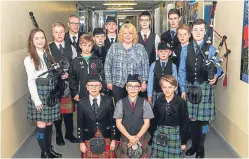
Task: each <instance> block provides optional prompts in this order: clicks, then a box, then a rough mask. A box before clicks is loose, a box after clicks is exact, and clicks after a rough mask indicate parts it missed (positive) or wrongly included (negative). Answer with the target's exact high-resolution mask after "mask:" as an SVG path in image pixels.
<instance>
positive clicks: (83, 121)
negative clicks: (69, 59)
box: [77, 75, 116, 158]
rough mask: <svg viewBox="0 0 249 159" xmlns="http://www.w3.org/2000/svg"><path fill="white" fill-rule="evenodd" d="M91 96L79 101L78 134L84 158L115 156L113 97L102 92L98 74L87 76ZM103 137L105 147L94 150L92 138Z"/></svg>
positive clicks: (87, 85)
mask: <svg viewBox="0 0 249 159" xmlns="http://www.w3.org/2000/svg"><path fill="white" fill-rule="evenodd" d="M86 87H87V90H88V92H89V96H88V97H85V98H83V99H82V100H80V101H79V102H78V111H77V116H78V122H77V124H78V136H79V140H80V151H81V152H82V158H114V149H115V140H116V126H115V120H114V118H113V113H114V106H113V101H112V98H110V97H108V96H103V95H101V94H100V90H101V87H102V80H101V79H100V78H99V76H97V75H89V76H88V77H87V84H86ZM96 138H103V139H104V140H105V141H104V142H105V148H104V149H103V152H101V153H95V152H94V151H93V152H92V149H94V148H93V147H92V148H91V146H92V145H91V144H90V143H91V142H92V141H91V140H93V139H96Z"/></svg>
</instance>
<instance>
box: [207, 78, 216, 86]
mask: <svg viewBox="0 0 249 159" xmlns="http://www.w3.org/2000/svg"><path fill="white" fill-rule="evenodd" d="M216 80H217V77H216V76H214V79H212V80H209V84H210V85H213V84H214V83H215V82H216Z"/></svg>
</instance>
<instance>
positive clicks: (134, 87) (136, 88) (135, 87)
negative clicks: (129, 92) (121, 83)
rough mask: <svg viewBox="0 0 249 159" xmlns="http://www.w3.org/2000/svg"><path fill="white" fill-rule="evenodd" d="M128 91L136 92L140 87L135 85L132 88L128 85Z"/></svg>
mask: <svg viewBox="0 0 249 159" xmlns="http://www.w3.org/2000/svg"><path fill="white" fill-rule="evenodd" d="M127 88H128V89H135V90H138V89H139V88H140V86H138V85H136V86H132V85H128V86H127Z"/></svg>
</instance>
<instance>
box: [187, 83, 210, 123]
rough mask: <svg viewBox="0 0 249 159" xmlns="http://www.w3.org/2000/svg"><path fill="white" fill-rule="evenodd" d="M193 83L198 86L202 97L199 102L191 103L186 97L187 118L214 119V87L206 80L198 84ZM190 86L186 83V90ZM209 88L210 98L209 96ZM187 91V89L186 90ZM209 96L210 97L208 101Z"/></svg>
mask: <svg viewBox="0 0 249 159" xmlns="http://www.w3.org/2000/svg"><path fill="white" fill-rule="evenodd" d="M193 85H195V86H200V88H201V92H202V99H201V102H200V103H199V104H192V103H190V102H189V101H188V99H187V106H188V112H189V118H190V119H193V120H199V121H211V120H214V119H215V100H214V88H212V86H210V85H209V83H208V82H203V83H202V84H198V83H197V82H195V83H194V84H193ZM189 86H191V84H190V83H187V90H188V88H189ZM210 88H211V98H210ZM187 92H188V91H187ZM209 98H210V99H211V100H210V101H209Z"/></svg>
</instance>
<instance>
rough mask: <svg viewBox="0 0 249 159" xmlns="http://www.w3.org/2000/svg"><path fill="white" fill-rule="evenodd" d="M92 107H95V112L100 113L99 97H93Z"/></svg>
mask: <svg viewBox="0 0 249 159" xmlns="http://www.w3.org/2000/svg"><path fill="white" fill-rule="evenodd" d="M92 107H93V110H94V112H95V114H98V109H99V107H98V103H97V98H94V99H93V105H92Z"/></svg>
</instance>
